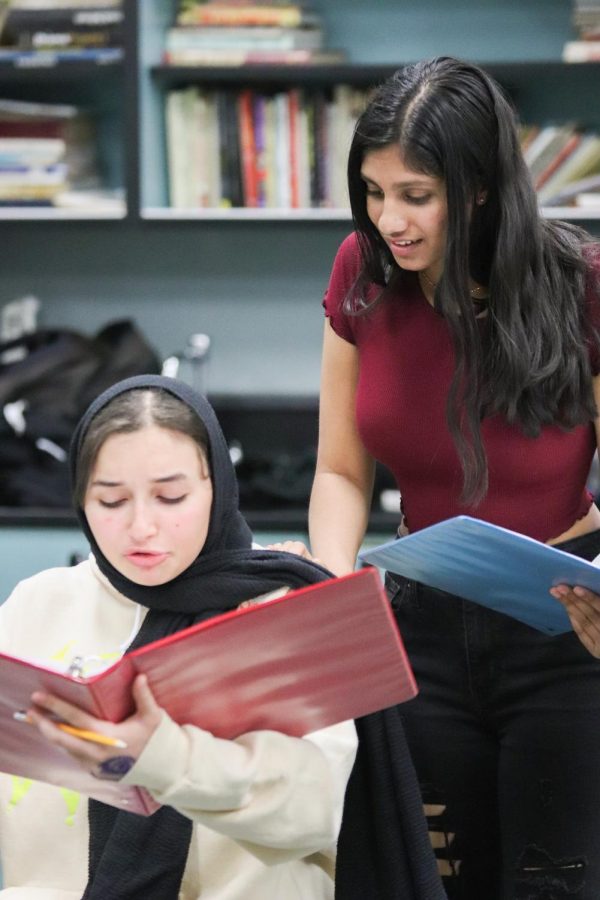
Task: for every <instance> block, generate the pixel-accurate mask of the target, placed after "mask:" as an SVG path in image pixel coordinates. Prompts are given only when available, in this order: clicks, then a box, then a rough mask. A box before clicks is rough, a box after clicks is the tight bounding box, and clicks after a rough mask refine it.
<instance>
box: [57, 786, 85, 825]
mask: <svg viewBox="0 0 600 900" xmlns="http://www.w3.org/2000/svg"><path fill="white" fill-rule="evenodd" d="M59 790H60V792H61V794H62V797H63V800H64V801H65V803H66V804H67V811H68V813H69V814H68V816H67V823H66V824H67V825H73V823H74V822H75V813H76V812H77V809H78V807H79V803H80V801H81V794H78V793H77V791H70V790H69V788H59Z"/></svg>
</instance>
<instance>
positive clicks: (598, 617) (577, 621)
mask: <svg viewBox="0 0 600 900" xmlns="http://www.w3.org/2000/svg"><path fill="white" fill-rule="evenodd" d="M550 593H551V594H552V596H553V597H555V598H556V599H557V600H559V601H560V603H562V605H563V606H564V608H565V609H566V611H567V614H568V616H569V619H570V620H571V625H572V626H573V631H574V632H575V634H576V635H577V636H578V638H579V640H580V641H581V643H582V644H583V646H584V647H585V648H586V649H587V650H589V652H590V653H591V654H592V656H595V657H597V658H598V659H600V596H598V594H595V593H594V592H593V591H589V590H587V588H583V587H569V586H568V585H566V584H558V585H556V587H553V588H551V590H550Z"/></svg>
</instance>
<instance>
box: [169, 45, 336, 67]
mask: <svg viewBox="0 0 600 900" xmlns="http://www.w3.org/2000/svg"><path fill="white" fill-rule="evenodd" d="M345 60H346V54H345V52H344V51H342V50H265V49H259V50H240V49H233V48H232V49H231V50H227V49H225V48H219V49H216V50H210V49H206V50H200V49H198V50H195V49H194V50H183V49H181V50H165V52H164V53H163V62H164V63H165V64H166V65H170V66H198V67H202V66H224V67H227V68H230V67H237V66H256V65H263V66H264V65H278V66H293V65H298V66H302V65H313V66H334V65H340V64H341V63H343V62H345Z"/></svg>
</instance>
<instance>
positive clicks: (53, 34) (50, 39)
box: [18, 28, 123, 50]
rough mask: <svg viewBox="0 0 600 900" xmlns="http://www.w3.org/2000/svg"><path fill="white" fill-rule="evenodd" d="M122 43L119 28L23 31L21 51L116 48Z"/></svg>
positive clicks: (19, 46) (121, 34)
mask: <svg viewBox="0 0 600 900" xmlns="http://www.w3.org/2000/svg"><path fill="white" fill-rule="evenodd" d="M122 43H123V30H122V29H121V28H101V29H100V28H98V29H94V30H92V29H80V30H72V31H23V32H21V33H20V35H19V40H18V48H19V49H21V50H62V49H65V48H70V47H76V48H77V47H79V48H85V47H91V48H94V47H118V46H120V45H121V44H122Z"/></svg>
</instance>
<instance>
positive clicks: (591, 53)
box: [562, 0, 600, 62]
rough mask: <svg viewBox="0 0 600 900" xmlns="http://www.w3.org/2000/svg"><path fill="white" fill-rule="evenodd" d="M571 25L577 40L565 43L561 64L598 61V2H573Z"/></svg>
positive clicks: (599, 13) (599, 35) (599, 38)
mask: <svg viewBox="0 0 600 900" xmlns="http://www.w3.org/2000/svg"><path fill="white" fill-rule="evenodd" d="M572 23H573V28H574V30H575V32H576V33H577V39H576V40H572V41H566V43H565V45H564V47H563V54H562V58H563V62H597V61H598V60H600V0H574V2H573V14H572Z"/></svg>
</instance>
